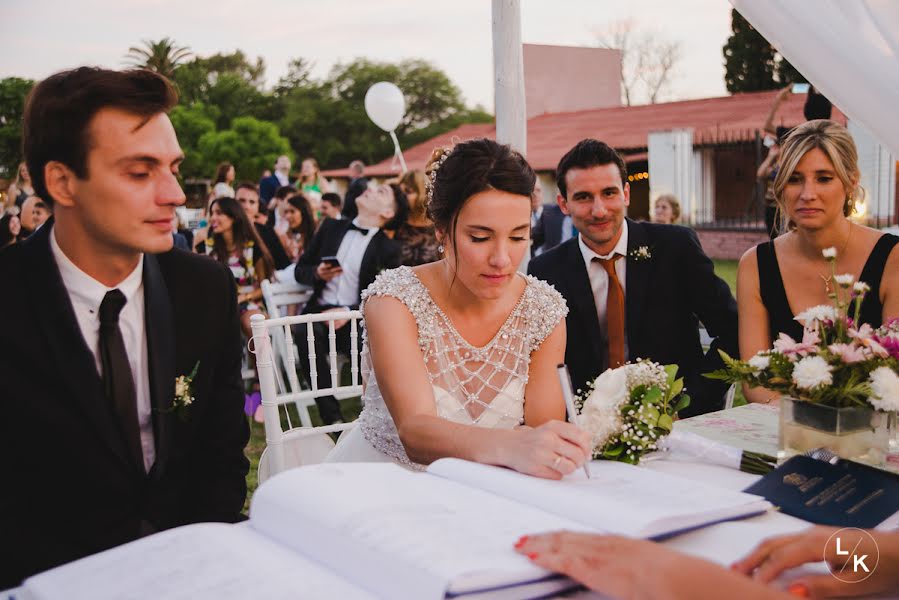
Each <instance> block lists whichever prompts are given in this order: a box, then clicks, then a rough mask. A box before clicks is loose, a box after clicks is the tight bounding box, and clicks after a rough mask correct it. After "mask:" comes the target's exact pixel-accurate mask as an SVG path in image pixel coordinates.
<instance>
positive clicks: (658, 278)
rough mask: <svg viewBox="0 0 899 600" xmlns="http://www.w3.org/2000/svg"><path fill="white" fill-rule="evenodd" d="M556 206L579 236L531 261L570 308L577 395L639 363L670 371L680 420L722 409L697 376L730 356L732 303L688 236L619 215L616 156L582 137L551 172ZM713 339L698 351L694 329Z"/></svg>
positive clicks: (621, 179)
mask: <svg viewBox="0 0 899 600" xmlns="http://www.w3.org/2000/svg"><path fill="white" fill-rule="evenodd" d="M556 184H557V185H558V187H559V195H558V197H557V201H558V204H559V207H560V208H561V210H562V212H563V213H565V214H566V215H570V216H571V219H572V222H573V224H574V226H575V228H576V229H577V230H578V233H579V235H578V236H577V237H574V238H572V239H570V240H568V241H567V242H565V243H563V244H561V245H560V246H558V247H556V248H554V249H553V250H550V251H549V252H546V253H545V254H542V255H540V256H538V257H537V258H535V259H534V260H532V261H531V263H530V266H529V271H530V272H531V274H533V275H535V276H537V277H539V278H540V279H543V280H545V281H548V282H549V283H551V284H553V285H554V286H555V288H556V289H557V290H558V291H559V292H560V293H561V294H562V295H563V296H565V299H566V300H567V301H568V308H569V313H568V319H567V331H568V342H567V346H566V349H565V362H566V363H567V364H568V368H569V370H570V371H571V378H572V383H573V385H574V388H575V389H576V390H577V389H583V388H584V387H585V385H586V384H587V382H588V381H592V380H593V379H594V378H595V377H596V376H597V375H599V374H600V373H602V372H603V371H605V370H606V369H607V368H610V367H615V366H618V365H620V364H622V363H624V362H626V361H635V360H637V359H638V358H646V359H651V360H653V361H655V362H658V363H661V364H677V365H678V367H679V369H678V374H679V376H680V377H683V378H684V386H685V387H686V389H687V391H688V393H689V394H690V397H691V403H690V406H689V407H688V408H686V409H684V410H683V411H681V416H691V415H696V414H701V413H705V412H710V411H714V410H719V409H721V408H723V406H724V404H723V397H724V394H725V392H726V391H727V386H726V384H723V383H721V382H716V381H712V380H709V379H706V378H704V377H703V376H702V375H703V373H708V372H710V371H713V370H715V369H717V368H720V367H721V366H722V363H721V359H720V357H719V355H718V349H719V348H721V349H723V350H725V351H726V352H728V353H729V354H731V355H732V356H733V355H735V354H736V352H737V304H736V302H735V301H734V298H733V295H732V294H731V293H730V289H729V288H728V286H727V284H726V283H725V282H724V281H722V280H721V279H720V278H718V277H717V276H716V275H715V270H714V265H713V264H712V261H711V260H709V258H708V257H707V256H706V255H705V253H704V252H703V251H702V247H701V246H700V245H699V240H698V238H697V237H696V234H695V232H693V230H692V229H689V228H687V227H680V226H676V225H657V224H652V223H638V222H636V221H632V220H630V219H628V218H626V217H625V213H626V211H627V206H628V205H629V203H630V187H629V185H628V183H627V171H626V168H625V164H624V161H623V160H622V158H621V157H620V156H619V155H618V153H617V152H615V150H613V149H612V148H610V147H609V146H608V145H606V144H604V143H603V142H600V141H597V140H591V139H586V140H583V141H581V142H579V143H578V144H577V145H576V146H575V147H574V148H572V149H571V150H570V151H569V152H568V153H567V154H566V155H565V156H563V157H562V160H561V161H559V165H558V167H557V170H556ZM700 321H701V322H702V324H703V325H705V327H706V329H707V330H708V332H709V334H710V335H711V336H712V337H713V338H714V339H713V342H712V344H711V348H710V349H709V351H708V352H707V353H703V350H702V346H701V344H700V341H699V331H698V327H699V322H700Z"/></svg>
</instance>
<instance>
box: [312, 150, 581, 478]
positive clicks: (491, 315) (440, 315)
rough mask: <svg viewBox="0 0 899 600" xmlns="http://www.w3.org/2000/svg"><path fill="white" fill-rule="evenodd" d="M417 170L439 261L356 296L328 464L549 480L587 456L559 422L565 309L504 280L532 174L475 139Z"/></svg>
mask: <svg viewBox="0 0 899 600" xmlns="http://www.w3.org/2000/svg"><path fill="white" fill-rule="evenodd" d="M429 170H430V173H429V183H430V185H429V186H428V188H429V189H428V199H429V204H428V213H429V216H430V217H431V218H432V220H433V221H434V223H435V226H436V229H437V236H438V240H439V241H440V243H441V246H442V247H444V248H445V250H444V252H445V255H444V258H443V260H440V261H438V262H435V263H431V264H427V265H422V266H419V267H415V268H409V267H400V268H399V269H393V270H389V271H385V272H383V273H381V274H380V275H379V276H378V278H377V279H376V280H375V282H374V283H373V284H372V285H371V286H370V287H369V288H368V289H367V290H366V291H365V292H364V293H363V303H362V311H363V315H364V317H365V323H364V329H363V348H362V376H363V382H364V386H365V388H364V389H365V391H364V393H363V395H362V400H363V405H364V408H363V410H362V414H361V415H360V416H359V421H358V423H357V426H356V427H355V428H354V429H353V430H351V431H350V432H349V433H348V434H346V435H344V436H343V437H342V438H341V440H340V442H339V443H338V444H337V446H336V447H335V448H334V450H333V451H332V452H331V454H330V455H329V456H328V458H327V460H328V461H329V462H332V461H339V462H368V461H394V462H397V463H399V464H401V465H404V466H407V467H409V468H413V469H417V468H422V466H423V465H426V464H428V463H430V462H432V461H434V460H436V459H438V458H443V457H447V456H454V457H459V458H464V459H468V460H473V461H478V462H483V463H488V464H495V465H501V466H506V467H510V468H513V469H516V470H518V471H521V472H524V473H529V474H532V475H537V476H540V477H547V478H555V479H557V478H559V477H561V476H562V475H565V474H567V473H570V472H571V471H573V470H575V469H576V468H578V467H579V466H580V465H582V464H583V462H584V461H585V460H587V458H588V456H589V452H590V448H589V436H588V435H587V434H586V433H585V432H583V431H581V430H580V429H578V428H577V427H575V426H574V425H571V424H569V423H565V422H564V421H563V420H564V418H565V404H564V401H563V398H562V392H561V388H560V386H559V382H558V378H557V375H556V370H555V367H556V365H557V364H558V363H560V362H562V361H563V357H564V352H565V315H566V314H567V312H568V309H567V307H566V305H565V300H564V299H563V298H562V296H561V295H560V294H559V293H558V292H556V291H555V290H554V289H553V288H552V287H550V286H549V285H548V284H546V283H544V282H541V281H538V280H536V279H534V278H533V277H529V276H524V275H521V274H520V273H518V272H517V270H516V268H517V266H518V265H519V264H520V263H521V260H522V258H523V257H524V253H525V252H527V251H528V239H529V230H530V192H531V190H533V187H534V180H535V175H534V172H533V170H532V169H531V168H530V166H529V165H528V164H527V162H526V161H525V160H524V159H523V158H522V157H521V155H519V154H518V153H516V152H513V151H511V150H509V148H508V147H507V146H501V145H499V144H497V143H496V142H493V141H491V140H486V139H482V140H472V141H469V142H465V143H462V144H458V145H457V146H455V147H454V148H453V149H451V150H437V151H435V154H434V158H433V159H432V164H431V167H430V168H429Z"/></svg>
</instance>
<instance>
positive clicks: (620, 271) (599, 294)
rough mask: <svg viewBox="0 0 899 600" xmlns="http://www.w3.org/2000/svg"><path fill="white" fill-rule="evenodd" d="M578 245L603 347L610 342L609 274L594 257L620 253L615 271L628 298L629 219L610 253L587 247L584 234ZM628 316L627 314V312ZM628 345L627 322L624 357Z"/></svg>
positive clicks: (622, 225) (622, 226) (623, 223)
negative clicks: (608, 312) (591, 291)
mask: <svg viewBox="0 0 899 600" xmlns="http://www.w3.org/2000/svg"><path fill="white" fill-rule="evenodd" d="M577 243H578V246H579V247H580V249H581V255H582V256H583V257H584V264H585V265H587V275H588V276H589V278H590V288H591V289H592V290H593V303H594V304H595V305H596V316H597V317H599V328H600V332H601V335H602V343H603V347H606V346H608V344H609V334H608V331H609V330H608V327H606V300H607V299H608V295H609V274H608V273H606V270H605V269H604V268H603V266H602V265H601V264H599V263H598V262H594V261H593V259H594V258H603V259H608V258H612V256H614V255H616V254H619V255H621V257H622V258H619V259H618V260H616V261H615V273H616V274H617V275H618V281H619V282H620V283H621V291H622V292H623V293H624V297H625V298H627V283H626V281H627V277H626V276H627V219H625V220H624V221H623V222H622V223H621V237H620V238H618V243H617V244H615V248H613V249H612V251H611V252H610V253H609V254H605V255H602V254H597V253H596V252H594V251H593V250H591V249H590V248H588V247H587V244H585V243H584V236H580V235H579V236H578V240H577ZM625 316H626V314H625ZM628 353H629V352H628V347H627V324H626V322H625V326H624V357H625V360H627V358H628Z"/></svg>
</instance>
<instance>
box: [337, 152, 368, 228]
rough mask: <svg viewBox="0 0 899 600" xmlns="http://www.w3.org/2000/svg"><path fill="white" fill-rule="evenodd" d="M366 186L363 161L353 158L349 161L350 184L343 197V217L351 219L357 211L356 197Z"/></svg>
mask: <svg viewBox="0 0 899 600" xmlns="http://www.w3.org/2000/svg"><path fill="white" fill-rule="evenodd" d="M367 188H368V179H366V178H365V163H364V162H362V161H361V160H354V161H353V162H351V163H350V185H349V187H347V190H346V195H345V196H344V197H343V209H342V212H343V218H344V219H349V220H351V221H352V220H353V219H355V218H356V215H357V214H358V213H359V211H358V210H357V209H356V198H358V197H359V196H361V195H362V192H364V191H365V190H366V189H367Z"/></svg>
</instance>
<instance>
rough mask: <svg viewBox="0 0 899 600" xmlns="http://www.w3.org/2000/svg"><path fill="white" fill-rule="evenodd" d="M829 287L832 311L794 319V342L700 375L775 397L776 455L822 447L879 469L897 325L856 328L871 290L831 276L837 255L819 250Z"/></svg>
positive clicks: (895, 378)
mask: <svg viewBox="0 0 899 600" xmlns="http://www.w3.org/2000/svg"><path fill="white" fill-rule="evenodd" d="M824 256H825V258H826V259H827V260H828V261H829V262H830V264H831V272H832V279H833V281H834V282H835V283H836V285H835V286H834V290H833V292H832V293H831V294H830V297H831V299H832V301H833V304H832V305H819V306H814V307H812V308H809V309H808V310H806V311H804V312H802V313H801V314H799V315H797V316H796V320H798V321H800V322H801V323H802V324H803V336H802V340H801V341H796V340H794V339H792V338H791V337H790V336H788V335H786V334H784V333H781V334H780V336H779V337H778V338H777V340H776V341H775V342H774V347H773V348H771V349H770V350H764V351H762V352H759V353H758V354H756V355H755V356H753V357H752V358H750V359H749V360H746V361H741V360H736V359H734V358H731V357H730V356H728V355H727V354H726V353H725V352H721V356H722V358H723V359H724V362H725V368H724V369H720V370H718V371H715V372H714V373H709V374H708V375H706V376H707V377H710V378H713V379H722V380H725V381H729V382H732V383H746V384H747V385H749V386H750V387H757V386H761V387H764V388H767V389H769V390H773V391H775V392H779V393H780V394H781V395H782V396H781V400H780V409H781V410H780V432H779V433H780V435H779V437H780V455H779V456H778V458H779V459H786V458H789V457H790V456H792V455H794V454H803V453H806V452H808V451H810V450H814V449H817V448H826V449H828V450H830V451H831V452H833V453H834V454H837V455H838V456H840V457H842V458H846V459H852V460H857V461H862V462H867V463H870V464H874V465H880V464H883V462H884V461H885V459H886V455H887V453H888V451H889V440H890V428H891V427H892V426H894V425H892V423H893V421H894V416H893V415H894V413H895V412H896V411H897V410H899V319H893V320H892V321H891V322H889V323H887V324H885V325H883V326H882V327H880V328H879V329H876V330H875V329H874V328H872V327H871V326H870V325H868V324H859V312H860V310H861V303H862V301H863V300H864V297H865V294H866V293H868V292H869V291H870V288H869V286H868V285H867V284H865V283H864V282H862V281H858V282H856V281H853V280H854V278H853V276H852V275H836V273H834V269H835V264H836V250H835V249H833V248H828V249H826V250H824Z"/></svg>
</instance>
